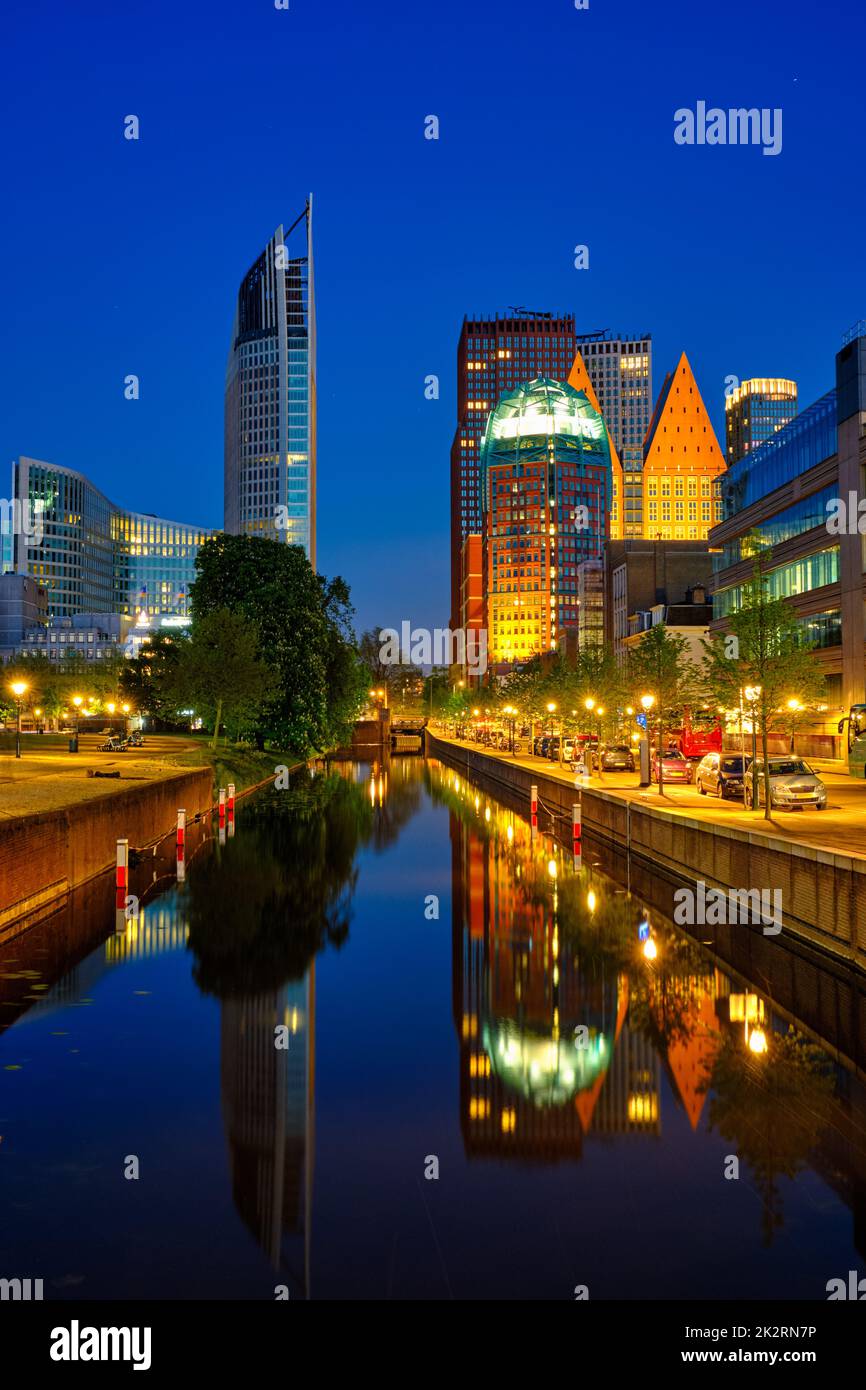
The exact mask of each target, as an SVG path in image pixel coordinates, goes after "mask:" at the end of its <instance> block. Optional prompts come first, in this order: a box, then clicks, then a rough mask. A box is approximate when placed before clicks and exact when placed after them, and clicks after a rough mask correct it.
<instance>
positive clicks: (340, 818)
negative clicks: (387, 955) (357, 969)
mask: <svg viewBox="0 0 866 1390" xmlns="http://www.w3.org/2000/svg"><path fill="white" fill-rule="evenodd" d="M242 815H243V833H242V834H241V835H238V836H237V837H236V838H234V839H231V840H228V841H227V843H226V844H225V846H223V847H222V848H221V849H220V851H219V853H216V854H213V855H210V856H209V857H208V858H207V859H206V860H205V861H204V862H203V863H201V864H199V865H197V866H196V872H195V874H192V875H190V879H189V924H190V932H189V940H190V946H191V948H192V950H193V951H194V953H195V955H196V965H195V972H194V973H195V979H196V982H197V984H198V985H199V987H200V988H201V989H203V990H205V991H206V992H208V993H211V994H216V995H218V996H219V997H220V998H223V999H226V998H238V997H240V996H242V995H247V994H254V993H258V992H261V991H264V990H274V989H278V988H279V986H280V985H282V984H284V983H285V982H286V981H287V980H299V979H301V978H302V977H303V975H304V974H305V972H306V970H307V967H308V965H309V963H310V960H311V959H312V958H313V956H314V955H315V954H316V952H317V951H319V950H321V949H322V948H323V947H324V946H326V945H331V946H334V947H337V948H339V947H340V946H342V944H343V942H344V941H345V940H346V938H347V936H348V934H349V922H350V919H351V899H352V894H353V892H354V888H355V881H356V876H357V875H356V871H355V869H354V867H353V865H354V859H355V854H356V851H357V848H358V843H359V840H360V838H361V836H362V833H363V832H365V831H366V832H369V825H370V821H371V817H372V811H371V807H370V805H369V803H368V802H366V801H365V799H364V794H363V788H362V787H360V786H357V785H356V784H354V783H352V782H347V781H345V780H344V779H343V778H341V777H321V778H316V779H313V780H309V781H308V780H307V779H306V776H304V777H303V778H300V779H296V781H295V782H294V783H293V785H292V787H291V788H289V789H288V790H285V791H272V792H270V793H266V794H262V795H260V796H257V797H255V798H254V799H253V800H252V801H251V802H250V803H249V805H248V806H245V807H244V809H243V812H242Z"/></svg>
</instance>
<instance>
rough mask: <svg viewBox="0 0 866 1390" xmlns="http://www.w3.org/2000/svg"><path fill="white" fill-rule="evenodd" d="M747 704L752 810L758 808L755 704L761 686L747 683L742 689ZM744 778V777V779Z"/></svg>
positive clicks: (759, 694) (758, 697)
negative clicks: (750, 734)
mask: <svg viewBox="0 0 866 1390" xmlns="http://www.w3.org/2000/svg"><path fill="white" fill-rule="evenodd" d="M743 694H744V695H745V697H746V699H747V701H748V703H749V705H750V706H751V710H750V714H751V720H752V810H753V811H756V810H757V809H758V779H757V777H756V776H755V771H754V767H755V759H756V758H757V756H758V730H757V726H756V722H755V706H756V705H757V703H758V701H759V700H760V698H761V687H760V686H759V685H747V686H746V688H745V690H744V691H743ZM744 780H745V779H744Z"/></svg>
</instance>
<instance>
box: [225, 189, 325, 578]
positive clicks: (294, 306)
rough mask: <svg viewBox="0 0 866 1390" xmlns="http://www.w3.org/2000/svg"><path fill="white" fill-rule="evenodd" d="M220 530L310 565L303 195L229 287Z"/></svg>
mask: <svg viewBox="0 0 866 1390" xmlns="http://www.w3.org/2000/svg"><path fill="white" fill-rule="evenodd" d="M225 529H226V530H227V531H228V532H230V533H231V534H232V535H251V536H264V537H265V538H267V539H269V540H283V541H285V542H286V543H287V544H288V545H300V546H302V547H303V548H304V550H305V552H306V554H307V556H308V558H309V559H310V561H311V563H312V564H313V565H315V563H316V308H315V295H314V280H313V232H312V198H310V199H309V200H308V202H307V204H306V207H305V208H304V211H303V212H302V213H301V215H300V217H298V218H297V219H296V220H295V222H294V223H293V224H292V226H291V227H289V228H288V230H286V231H284V230H283V228H282V227H281V226H280V227H278V228H277V230H276V231H275V232H274V235H273V236H272V237H271V239H270V241H269V242H268V244H267V246H266V247H265V249H264V251H262V253H261V255H260V256H259V257H258V258H257V260H256V261H255V262H254V263H253V265H252V266H250V269H249V270H248V271H247V273H246V275H245V276H244V278H243V280H242V282H241V286H240V289H239V290H238V297H237V305H236V308H235V318H234V324H233V327H232V338H231V346H230V348H229V357H228V365H227V367H226V388H225Z"/></svg>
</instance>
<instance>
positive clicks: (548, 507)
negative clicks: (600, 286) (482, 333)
mask: <svg viewBox="0 0 866 1390" xmlns="http://www.w3.org/2000/svg"><path fill="white" fill-rule="evenodd" d="M481 463H482V472H481V487H482V507H483V515H484V523H483V524H484V550H485V558H484V573H485V589H486V599H487V627H488V634H489V635H488V643H489V650H490V655H491V658H492V660H493V661H519V660H524V659H526V658H528V657H530V656H532V655H533V654H534V653H536V652H544V651H548V650H550V649H551V648H555V647H557V646H559V645H560V643H561V640H562V637H563V635H564V632H565V631H566V630H567V629H569V628H572V629H574V628H576V627H577V616H578V565H579V564H580V562H581V561H582V560H586V559H591V558H593V557H596V556H600V555H601V553H602V547H603V544H604V540H605V537H606V536H607V531H608V519H609V512H610V497H611V455H610V445H609V441H608V435H607V430H606V428H605V425H604V421H603V420H602V418H601V416H600V415H599V413H598V411H597V410H595V409H594V407H593V406H592V404H591V402H590V401H589V399H588V397H587V395H586V394H585V393H583V392H578V391H575V390H574V389H573V388H572V387H570V386H567V385H565V384H563V383H562V382H557V381H549V380H544V379H541V378H539V379H537V380H535V381H530V382H528V383H526V384H524V385H522V386H519V387H518V388H517V389H516V390H515V391H512V392H511V393H509V394H507V395H505V396H503V397H502V399H501V400H500V402H499V404H498V405H497V407H496V409H495V410H494V411H492V412H491V414H490V416H489V418H488V421H487V427H486V429H485V433H484V442H483V445H482V450H481Z"/></svg>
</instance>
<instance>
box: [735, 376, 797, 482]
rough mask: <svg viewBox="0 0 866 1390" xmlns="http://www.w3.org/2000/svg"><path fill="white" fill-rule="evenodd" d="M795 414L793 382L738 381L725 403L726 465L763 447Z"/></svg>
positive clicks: (773, 379) (778, 379) (777, 379)
mask: <svg viewBox="0 0 866 1390" xmlns="http://www.w3.org/2000/svg"><path fill="white" fill-rule="evenodd" d="M796 414H797V383H796V381H788V380H787V378H785V377H755V378H754V379H753V380H751V381H741V382H740V384H739V386H737V387H736V388H735V389H734V390H733V391H732V392H731V394H730V395H729V396H728V397H727V399H726V400H725V434H726V436H727V454H728V463H736V461H737V459H741V458H743V457H744V456H745V455H746V454H749V453H751V452H752V450H753V449H759V448H760V447H761V445H762V444H766V442H767V440H768V439H771V438H772V436H773V435H774V434H776V433H777V431H778V430H781V429H784V427H785V425H787V424H788V423H789V421H791V420H793V418H794V416H795V415H796Z"/></svg>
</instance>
